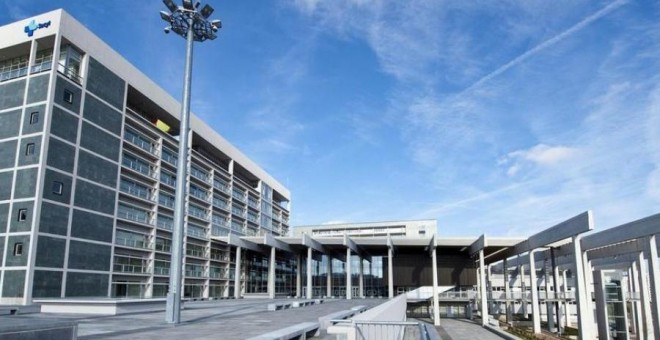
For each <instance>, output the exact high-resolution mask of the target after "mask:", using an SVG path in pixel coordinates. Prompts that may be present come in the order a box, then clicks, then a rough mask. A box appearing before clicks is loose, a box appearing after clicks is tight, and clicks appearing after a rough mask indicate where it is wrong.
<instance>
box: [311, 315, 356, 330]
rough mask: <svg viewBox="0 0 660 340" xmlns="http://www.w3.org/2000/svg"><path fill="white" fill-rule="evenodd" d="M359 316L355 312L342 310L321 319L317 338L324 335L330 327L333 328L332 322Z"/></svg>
mask: <svg viewBox="0 0 660 340" xmlns="http://www.w3.org/2000/svg"><path fill="white" fill-rule="evenodd" d="M355 314H357V311H354V310H342V311H339V312H334V313H331V314H328V315H325V316H322V317H320V318H319V330H318V332H316V334H315V335H316V336H318V335H321V334H322V333H323V334H325V332H326V331H327V330H328V327H330V326H332V324H333V322H332V320H344V319H348V318H350V317H352V316H353V315H355Z"/></svg>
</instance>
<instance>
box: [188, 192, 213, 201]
mask: <svg viewBox="0 0 660 340" xmlns="http://www.w3.org/2000/svg"><path fill="white" fill-rule="evenodd" d="M190 196H193V197H197V198H199V199H200V200H202V201H205V202H208V201H209V194H208V193H207V192H206V191H202V190H194V191H193V190H190Z"/></svg>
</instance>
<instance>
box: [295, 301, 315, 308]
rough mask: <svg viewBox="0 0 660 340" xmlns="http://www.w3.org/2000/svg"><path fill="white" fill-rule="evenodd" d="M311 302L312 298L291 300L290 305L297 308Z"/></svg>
mask: <svg viewBox="0 0 660 340" xmlns="http://www.w3.org/2000/svg"><path fill="white" fill-rule="evenodd" d="M312 303H313V302H312V300H302V301H293V303H292V304H291V307H293V308H299V307H304V306H309V305H311V304H312Z"/></svg>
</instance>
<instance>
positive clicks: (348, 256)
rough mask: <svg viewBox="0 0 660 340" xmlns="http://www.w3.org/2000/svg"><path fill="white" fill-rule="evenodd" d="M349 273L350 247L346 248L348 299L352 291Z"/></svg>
mask: <svg viewBox="0 0 660 340" xmlns="http://www.w3.org/2000/svg"><path fill="white" fill-rule="evenodd" d="M352 279H353V278H352V273H351V248H346V299H347V300H350V299H351V298H352V295H353V294H352V293H353V282H352Z"/></svg>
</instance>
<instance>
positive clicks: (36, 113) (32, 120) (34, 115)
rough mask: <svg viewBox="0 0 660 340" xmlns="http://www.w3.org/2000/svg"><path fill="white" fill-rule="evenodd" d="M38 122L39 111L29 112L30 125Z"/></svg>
mask: <svg viewBox="0 0 660 340" xmlns="http://www.w3.org/2000/svg"><path fill="white" fill-rule="evenodd" d="M37 123H39V111H34V112H32V113H30V125H33V124H37Z"/></svg>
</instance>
